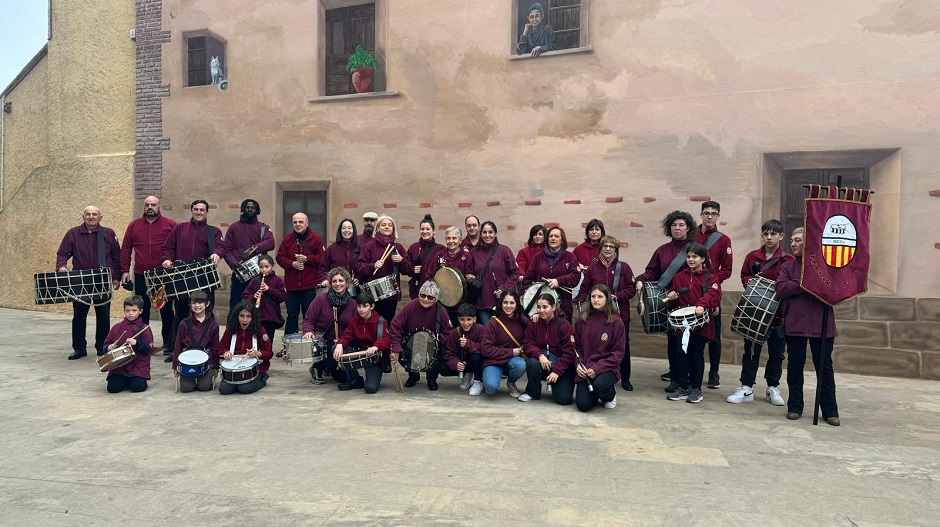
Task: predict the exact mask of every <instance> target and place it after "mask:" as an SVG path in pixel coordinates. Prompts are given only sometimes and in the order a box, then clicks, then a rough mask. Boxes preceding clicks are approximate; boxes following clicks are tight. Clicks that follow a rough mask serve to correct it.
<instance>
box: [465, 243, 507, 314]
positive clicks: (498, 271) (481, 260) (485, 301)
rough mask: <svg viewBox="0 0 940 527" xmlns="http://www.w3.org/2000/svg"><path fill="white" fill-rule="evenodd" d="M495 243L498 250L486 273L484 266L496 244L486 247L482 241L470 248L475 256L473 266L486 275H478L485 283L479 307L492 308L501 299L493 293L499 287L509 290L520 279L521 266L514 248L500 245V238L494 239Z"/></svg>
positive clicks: (477, 304)
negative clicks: (514, 253)
mask: <svg viewBox="0 0 940 527" xmlns="http://www.w3.org/2000/svg"><path fill="white" fill-rule="evenodd" d="M493 244H494V246H495V249H496V252H495V253H494V254H493V260H492V261H490V266H489V267H488V268H487V269H486V272H485V273H484V272H483V267H484V266H485V265H486V260H487V259H488V258H489V257H490V252H491V251H492V250H493V248H494V246H490V247H486V246H485V245H484V244H483V242H482V241H481V242H480V243H478V244H477V246H476V247H475V248H473V249H471V250H470V254H471V255H472V256H473V268H474V269H476V272H477V273H479V274H481V275H484V276H477V278H478V279H479V280H480V282H482V284H483V291H482V292H481V293H480V298H479V299H477V303H476V308H477V309H490V308H493V307H495V306H496V303H497V302H498V301H499V300H498V299H497V298H496V295H494V294H493V293H495V292H496V290H497V289H502V290H503V291H509V290H510V289H512V288H513V287H515V286H516V282H518V281H519V266H518V265H517V264H516V259H515V257H513V254H512V250H510V249H509V247H506V246H505V245H499V240H498V239H497V240H494V241H493ZM494 278H495V280H494Z"/></svg>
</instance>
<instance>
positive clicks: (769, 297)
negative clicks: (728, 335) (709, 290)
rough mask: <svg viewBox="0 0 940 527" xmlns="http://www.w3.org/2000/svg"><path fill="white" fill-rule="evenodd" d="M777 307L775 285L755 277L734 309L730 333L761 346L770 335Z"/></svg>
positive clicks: (768, 280) (778, 300) (765, 279)
mask: <svg viewBox="0 0 940 527" xmlns="http://www.w3.org/2000/svg"><path fill="white" fill-rule="evenodd" d="M779 307H780V298H779V297H777V288H776V283H774V281H773V280H770V279H768V278H764V277H763V276H756V277H754V278H752V279H751V280H750V281H749V282H748V283H747V287H745V288H744V294H742V295H741V300H739V301H738V306H737V307H736V308H735V309H734V316H732V317H731V331H734V332H735V333H737V334H739V335H741V336H743V337H744V338H746V339H748V340H750V341H752V342H754V343H756V344H763V343H764V342H766V341H767V337H768V336H769V335H770V330H771V328H773V325H774V319H775V317H776V316H777V309H778V308H779Z"/></svg>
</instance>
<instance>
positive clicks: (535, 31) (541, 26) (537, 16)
mask: <svg viewBox="0 0 940 527" xmlns="http://www.w3.org/2000/svg"><path fill="white" fill-rule="evenodd" d="M527 20H528V21H527V22H526V24H525V27H524V28H523V29H522V32H521V33H520V34H519V42H518V43H517V44H516V53H518V54H519V55H525V54H527V53H528V54H529V55H532V56H533V57H538V56H539V55H541V54H542V52H545V51H553V50H555V49H556V48H555V32H554V31H553V30H552V26H550V25H548V21H547V17H546V16H545V8H544V7H542V4H540V3H538V2H535V3H533V4H531V5H530V6H529V10H528V17H527Z"/></svg>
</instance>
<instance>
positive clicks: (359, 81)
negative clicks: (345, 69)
mask: <svg viewBox="0 0 940 527" xmlns="http://www.w3.org/2000/svg"><path fill="white" fill-rule="evenodd" d="M373 73H374V70H373V69H372V68H358V69H355V70H353V72H352V83H353V87H354V88H356V92H357V93H365V92H367V91H369V88H370V87H371V86H372V75H373Z"/></svg>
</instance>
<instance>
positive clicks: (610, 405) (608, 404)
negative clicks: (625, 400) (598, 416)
mask: <svg viewBox="0 0 940 527" xmlns="http://www.w3.org/2000/svg"><path fill="white" fill-rule="evenodd" d="M616 407H617V396H616V395H615V396H614V398H613V399H611V400H609V401H607V402H606V403H604V408H616Z"/></svg>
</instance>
